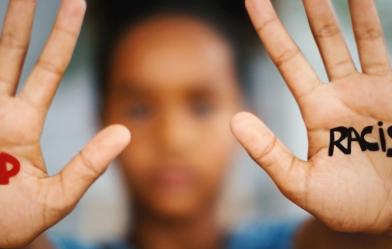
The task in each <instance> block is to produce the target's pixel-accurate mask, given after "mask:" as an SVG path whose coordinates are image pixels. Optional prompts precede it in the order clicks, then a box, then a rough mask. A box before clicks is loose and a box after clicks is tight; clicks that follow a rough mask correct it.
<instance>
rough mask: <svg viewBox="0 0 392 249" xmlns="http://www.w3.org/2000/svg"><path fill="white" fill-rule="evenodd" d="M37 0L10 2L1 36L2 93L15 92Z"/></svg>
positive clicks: (0, 73) (0, 91)
mask: <svg viewBox="0 0 392 249" xmlns="http://www.w3.org/2000/svg"><path fill="white" fill-rule="evenodd" d="M35 6H36V1H35V0H12V1H10V2H9V5H8V11H7V15H6V17H5V20H4V28H3V31H2V34H1V37H0V94H6V95H13V94H15V91H16V88H17V84H18V81H19V77H20V75H21V73H22V69H23V64H24V60H25V57H26V52H27V49H28V46H29V41H30V36H31V29H32V24H33V19H34V12H35Z"/></svg>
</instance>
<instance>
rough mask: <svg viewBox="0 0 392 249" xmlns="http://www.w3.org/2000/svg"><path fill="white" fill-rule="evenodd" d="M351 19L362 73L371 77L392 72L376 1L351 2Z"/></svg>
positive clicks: (356, 0)
mask: <svg viewBox="0 0 392 249" xmlns="http://www.w3.org/2000/svg"><path fill="white" fill-rule="evenodd" d="M349 4H350V11H351V19H352V23H353V28H354V34H355V38H356V41H357V47H358V51H359V58H360V61H361V66H362V71H363V72H364V73H366V74H370V75H386V74H389V73H390V72H391V65H390V60H389V56H388V49H387V46H386V42H385V38H384V33H383V30H382V25H381V21H380V18H379V17H378V14H377V9H376V4H375V1H374V0H360V1H359V0H350V1H349Z"/></svg>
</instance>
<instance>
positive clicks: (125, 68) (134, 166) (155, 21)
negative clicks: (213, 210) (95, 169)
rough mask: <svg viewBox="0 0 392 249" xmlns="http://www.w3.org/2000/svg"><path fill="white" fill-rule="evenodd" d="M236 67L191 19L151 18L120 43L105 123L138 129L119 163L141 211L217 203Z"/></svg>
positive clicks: (227, 154)
mask: <svg viewBox="0 0 392 249" xmlns="http://www.w3.org/2000/svg"><path fill="white" fill-rule="evenodd" d="M232 62H233V61H232V55H231V51H230V49H229V48H228V46H227V45H226V43H225V41H224V40H223V39H222V38H220V36H219V35H217V34H216V33H215V32H214V31H213V30H211V29H210V28H209V27H208V26H207V25H205V24H203V23H201V22H199V21H197V20H192V19H189V18H185V17H168V16H166V17H163V16H162V17H155V18H151V19H149V20H148V21H145V22H143V23H141V24H139V25H138V26H137V27H133V28H132V29H130V30H129V31H128V32H127V33H126V34H124V35H123V37H122V39H121V40H120V41H119V43H118V44H117V48H116V49H115V52H114V56H113V59H112V61H111V68H110V73H109V82H108V84H109V87H108V88H109V91H108V93H107V98H106V103H105V105H106V106H105V110H104V120H105V123H106V124H110V123H121V124H124V125H126V126H127V127H128V128H129V129H130V130H131V132H132V143H131V145H130V146H129V147H128V148H127V149H126V150H125V152H124V153H123V154H122V155H121V156H120V158H119V160H120V163H121V167H122V170H123V172H124V175H125V177H126V180H127V184H128V186H129V189H130V191H131V193H132V197H133V200H134V201H135V202H136V205H137V206H138V207H141V208H143V209H145V210H149V211H150V212H153V213H154V214H156V215H160V216H164V217H173V218H174V217H187V216H192V215H195V214H196V213H197V212H200V211H202V210H204V209H205V208H206V207H208V206H211V205H213V204H214V202H215V200H216V197H217V195H218V193H219V189H220V186H221V183H222V180H223V178H224V177H223V176H224V173H225V170H226V167H227V166H228V165H229V164H230V160H231V157H232V154H233V152H234V151H233V149H234V139H233V137H232V135H231V133H230V130H229V121H230V119H231V117H232V116H233V114H234V113H235V112H236V111H238V109H239V90H238V84H237V82H236V80H237V79H236V75H235V72H234V67H233V63H232Z"/></svg>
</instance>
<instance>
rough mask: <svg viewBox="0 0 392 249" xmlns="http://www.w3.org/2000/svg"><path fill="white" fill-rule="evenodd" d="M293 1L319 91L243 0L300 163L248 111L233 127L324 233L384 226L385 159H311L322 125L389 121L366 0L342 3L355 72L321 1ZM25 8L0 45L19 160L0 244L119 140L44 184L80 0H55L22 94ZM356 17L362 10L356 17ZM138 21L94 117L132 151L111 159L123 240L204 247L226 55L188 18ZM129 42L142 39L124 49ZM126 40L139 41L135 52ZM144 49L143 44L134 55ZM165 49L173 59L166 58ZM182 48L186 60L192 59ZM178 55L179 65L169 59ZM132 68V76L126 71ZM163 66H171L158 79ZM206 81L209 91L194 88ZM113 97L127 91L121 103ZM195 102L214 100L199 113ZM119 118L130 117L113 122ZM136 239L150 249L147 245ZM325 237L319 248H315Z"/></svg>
mask: <svg viewBox="0 0 392 249" xmlns="http://www.w3.org/2000/svg"><path fill="white" fill-rule="evenodd" d="M304 2H305V7H306V10H307V13H308V16H309V20H310V22H311V25H312V29H313V31H314V33H315V37H316V38H317V42H318V45H319V47H320V51H321V54H322V56H323V59H324V62H325V64H326V68H327V71H328V75H329V76H330V79H331V83H332V84H323V85H321V84H320V81H319V80H318V78H317V76H316V75H315V74H314V72H313V71H312V70H311V68H310V66H309V65H308V64H307V63H306V61H305V60H304V57H303V56H302V55H301V54H300V53H299V51H298V50H297V49H296V46H295V44H293V42H292V41H291V40H290V38H289V36H288V34H287V33H286V32H285V30H284V29H283V26H282V25H281V23H280V22H279V20H278V19H277V17H276V14H275V12H274V11H273V8H272V5H271V4H270V2H269V0H248V1H246V3H247V7H248V10H249V13H250V15H251V17H252V20H253V22H254V24H255V26H256V27H257V30H258V32H259V34H260V37H261V39H262V40H263V41H264V43H265V45H266V48H267V50H268V51H269V53H270V55H271V57H272V58H273V61H274V62H275V63H276V64H277V66H278V67H279V69H280V71H281V72H282V75H283V76H284V77H285V79H286V81H287V83H288V85H289V87H290V89H291V90H292V91H293V94H294V96H295V97H296V99H297V101H298V103H299V104H300V107H301V110H302V114H303V117H304V120H305V124H306V126H307V128H308V130H309V145H310V148H309V161H308V162H303V161H300V160H299V159H297V158H295V157H294V156H293V155H292V154H291V153H290V152H289V151H288V150H287V149H286V148H285V147H284V146H283V145H282V144H281V143H280V142H279V141H278V140H277V139H275V137H274V135H273V134H272V133H271V132H270V131H269V130H268V129H267V128H266V127H265V125H264V124H263V123H261V122H260V121H259V120H257V119H256V118H255V117H254V116H252V115H249V114H240V115H238V116H236V118H235V119H234V120H233V122H232V125H233V126H232V128H233V131H234V133H235V135H236V136H237V137H238V139H239V140H240V142H241V143H242V144H243V145H244V146H245V147H246V148H247V149H248V151H249V153H250V154H251V155H252V156H253V157H254V158H255V159H256V160H257V162H258V163H259V164H260V165H261V166H262V167H263V168H264V169H266V171H267V172H268V173H269V174H270V175H271V177H272V178H273V179H274V181H275V182H276V183H277V185H278V186H279V188H280V189H281V190H282V192H283V193H284V194H285V195H286V196H287V197H288V198H290V199H291V200H292V201H294V202H295V203H297V204H298V205H299V206H302V207H303V208H305V209H306V210H307V211H309V212H311V213H312V214H314V215H315V216H316V217H318V218H319V219H320V220H321V221H323V222H324V223H325V224H327V225H328V226H329V227H330V228H333V229H335V230H337V231H349V232H388V231H390V230H391V225H390V224H391V220H392V218H391V217H392V211H391V205H390V204H391V202H392V201H391V198H390V193H391V192H392V191H391V188H392V187H391V186H392V183H391V180H390V179H391V178H390V177H388V176H391V172H392V171H391V168H390V167H389V166H390V165H389V164H390V161H389V160H387V159H386V157H385V154H384V153H373V154H369V153H362V152H359V150H358V148H354V154H353V155H352V156H350V157H349V156H347V157H346V156H345V157H343V156H342V155H337V156H335V157H333V158H329V157H326V156H325V147H326V144H327V142H328V139H327V135H326V132H325V131H326V130H328V129H329V128H331V126H332V125H333V126H335V125H352V126H354V127H356V128H363V126H364V125H369V123H370V124H372V123H374V122H377V121H380V120H383V121H384V124H385V125H389V124H390V123H391V120H392V118H391V116H390V115H391V113H392V106H391V102H390V96H391V95H392V92H391V89H392V87H391V78H392V77H391V75H392V73H391V67H390V63H389V58H388V56H387V55H388V53H387V49H386V47H385V44H384V40H383V36H382V31H381V25H380V22H379V19H378V16H377V13H376V9H375V5H374V1H373V0H361V1H359V0H351V1H350V7H351V11H352V17H353V24H354V29H355V34H356V38H357V43H358V48H359V53H360V58H361V65H362V71H363V72H361V73H359V72H358V71H356V70H355V67H354V65H353V64H352V61H351V58H350V56H349V53H348V51H347V49H346V46H345V45H344V42H343V40H342V37H341V35H340V33H339V32H337V31H338V29H337V26H336V23H335V20H334V19H333V15H332V11H331V8H330V5H329V4H328V1H324V0H305V1H304ZM34 6H35V5H34V1H32V0H24V1H11V5H10V8H9V11H8V15H7V18H6V22H5V27H4V33H3V34H2V36H1V38H2V39H1V40H0V79H1V82H0V83H1V84H0V103H1V104H0V151H5V152H7V153H10V154H12V155H13V156H15V157H17V159H18V160H19V161H20V162H21V166H22V169H21V173H20V174H19V175H18V176H16V177H15V178H13V179H12V181H11V184H9V185H6V186H2V187H1V189H0V197H1V198H0V213H1V214H5V215H2V219H1V220H0V227H1V229H0V231H1V234H0V235H1V236H0V247H1V248H12V247H18V246H23V245H26V244H27V243H29V242H30V241H31V240H32V239H34V238H36V237H37V236H38V235H39V234H40V233H42V232H43V231H44V230H45V229H48V228H49V227H51V226H53V225H54V224H56V223H57V222H58V221H59V220H61V218H63V217H64V216H65V215H67V214H68V213H69V212H70V211H71V210H72V208H73V207H74V206H75V205H76V203H77V201H78V200H79V198H80V197H81V196H82V194H83V193H84V192H85V191H86V189H87V188H88V187H89V186H90V185H91V184H92V182H93V181H94V180H95V179H96V178H97V177H98V176H99V175H100V174H101V173H102V172H103V171H104V170H105V168H106V165H107V164H108V162H109V161H110V160H111V159H112V158H113V157H115V156H116V155H117V154H118V153H119V152H120V151H121V150H122V149H123V148H124V147H125V146H126V145H127V144H128V142H129V139H130V137H129V132H128V131H127V130H126V129H125V128H124V127H122V126H113V127H111V128H109V129H107V130H105V131H103V132H102V133H100V135H98V137H96V138H95V139H93V140H92V142H90V143H89V144H88V145H87V147H86V148H85V149H83V150H82V152H81V153H79V154H78V155H77V156H76V157H75V158H74V159H73V160H72V161H71V162H70V163H69V164H68V165H67V166H66V167H65V168H64V170H62V171H61V173H60V174H59V175H56V176H54V177H49V176H47V174H46V165H45V164H44V160H43V156H42V153H41V150H40V146H39V137H40V134H41V131H42V127H43V123H44V119H45V116H46V112H47V110H48V108H49V105H50V102H51V100H52V98H53V96H54V92H55V90H56V88H57V86H58V83H59V82H60V78H61V76H62V74H63V72H64V70H65V68H66V66H67V64H68V62H69V60H70V58H71V55H72V51H73V48H74V45H75V43H76V38H77V34H78V32H79V30H80V27H81V23H82V20H83V16H84V10H85V4H84V2H83V1H81V0H63V2H62V6H61V8H60V12H59V16H58V19H57V22H56V25H55V29H54V32H53V34H52V36H51V37H50V39H49V42H48V45H47V46H46V47H45V49H44V52H43V54H42V56H41V58H40V60H39V63H38V64H37V67H36V68H35V70H34V71H33V72H32V74H31V76H30V77H29V78H28V80H27V82H26V86H25V88H24V89H23V90H22V91H21V93H20V94H18V95H15V89H16V86H17V82H18V79H19V76H20V72H21V66H22V65H23V61H24V55H25V53H26V49H27V44H28V42H29V34H30V31H31V25H32V19H33V13H34ZM320 10H322V11H321V13H317V11H320ZM365 12H366V13H367V15H363V13H365ZM147 24H148V23H147ZM147 24H145V25H146V29H148V28H149V29H150V31H153V32H150V33H148V32H145V31H144V29H143V30H141V29H139V30H137V29H136V30H134V31H133V32H130V33H129V34H128V36H127V37H126V38H124V40H123V43H121V44H120V46H119V47H118V50H119V51H124V53H121V52H117V54H116V56H115V58H114V61H113V65H114V66H113V71H112V76H111V81H113V82H111V83H112V84H113V86H112V87H113V88H112V90H111V91H110V95H109V96H108V102H107V106H106V109H107V110H106V112H105V117H104V119H105V121H106V123H113V122H115V121H119V122H122V123H124V124H126V125H127V126H129V127H130V128H133V129H134V130H135V139H136V142H135V143H136V144H137V145H138V146H137V147H136V146H132V148H133V149H132V150H131V151H130V150H129V149H127V150H126V151H125V152H124V153H123V154H122V155H121V157H120V161H121V162H122V164H123V171H124V173H125V174H124V175H125V176H126V177H127V179H128V183H129V185H130V188H131V189H132V190H133V192H134V197H135V201H136V203H137V205H136V214H137V217H138V220H137V221H136V229H137V230H138V232H137V233H136V239H135V241H136V243H137V245H139V247H140V248H186V247H188V248H193V247H194V248H206V246H205V245H208V246H207V247H208V248H220V247H221V242H222V237H221V234H222V232H221V230H220V229H219V227H218V226H217V225H216V222H215V220H214V208H213V206H214V203H215V201H216V200H217V198H216V197H217V195H218V193H219V187H220V183H221V181H222V179H223V176H224V172H225V168H226V167H227V165H228V162H229V161H230V156H231V154H232V141H231V138H229V137H230V136H229V135H228V134H229V133H228V131H227V129H226V128H224V127H227V126H226V125H225V122H227V120H228V118H229V116H231V115H232V113H234V112H235V111H237V108H238V107H239V104H238V103H239V101H238V99H239V97H238V95H239V94H238V90H237V89H236V84H235V79H236V77H235V76H233V74H234V70H233V67H232V65H231V66H230V64H231V63H229V62H230V61H231V59H230V56H228V55H229V54H230V53H229V52H227V51H228V50H227V47H226V46H224V44H225V43H224V42H223V43H222V41H221V39H219V37H217V36H214V35H212V32H207V30H208V29H206V28H203V27H204V25H200V24H198V23H197V22H192V21H189V22H185V20H184V22H174V21H173V20H171V21H170V22H169V21H166V22H162V23H161V24H159V25H158V24H156V25H158V26H155V27H154V25H153V24H154V23H153V22H152V23H149V24H150V25H151V26H149V25H147ZM169 24H170V25H173V27H175V28H173V29H171V31H170V32H169V31H167V30H165V29H161V27H163V26H162V25H168V26H170V25H169ZM174 24H176V25H174ZM184 24H187V25H189V26H186V25H185V26H182V25H184ZM190 27H192V32H190V31H189V30H190V29H188V28H190ZM187 30H188V32H186V31H187ZM16 31H17V32H16ZM137 31H139V32H137ZM158 32H159V33H161V32H162V34H166V35H168V34H169V33H170V37H178V40H175V42H174V40H170V39H168V38H169V37H166V38H167V39H162V37H164V36H163V35H162V36H155V38H156V39H155V41H154V39H152V38H150V39H148V37H150V36H152V37H153V36H154V35H156V34H157V33H158ZM171 32H172V33H171ZM177 32H178V34H180V33H181V32H184V33H183V34H184V36H182V37H180V36H175V34H177ZM194 32H195V34H197V33H200V37H198V36H197V37H195V36H193V34H194ZM201 34H203V35H201ZM213 37H215V39H213ZM142 38H144V39H145V40H144V39H142ZM190 38H193V39H190ZM207 38H209V39H207ZM139 39H140V40H143V41H144V42H140V41H139V42H137V41H138V40H139ZM195 39H196V40H197V39H200V40H197V41H199V42H197V43H196V44H203V45H204V46H201V45H200V47H198V46H190V44H193V42H194V41H195ZM147 41H149V42H147ZM169 41H171V42H172V43H169V44H171V45H170V46H168V47H171V48H172V49H171V50H160V51H159V53H158V52H157V53H150V51H151V49H152V48H155V46H157V47H159V46H160V45H161V43H162V44H166V43H167V42H169ZM181 41H182V42H181ZM184 41H188V42H189V43H187V42H184ZM218 41H220V42H218ZM132 42H134V44H133V46H130V44H132ZM154 42H155V43H154ZM152 44H155V46H152ZM185 44H186V45H185ZM212 44H215V45H214V46H213V45H212ZM219 44H220V46H218V45H219ZM136 45H140V50H139V49H136V48H137V47H138V46H136ZM149 45H150V46H149ZM207 45H208V46H207ZM128 46H129V47H128ZM144 47H146V48H148V47H149V48H150V49H145V50H144V53H136V52H137V51H139V52H140V51H143V50H142V48H144ZM225 47H226V49H223V48H225ZM131 48H132V49H131ZM161 48H162V47H161ZM202 48H204V49H207V50H208V48H210V49H211V48H214V49H213V51H215V52H216V53H218V54H219V55H216V56H215V57H214V58H211V57H209V56H211V53H206V52H205V50H204V49H202ZM128 49H129V51H131V52H135V54H134V55H135V57H137V58H138V60H133V59H132V58H127V57H129V54H128V53H126V52H129V51H128ZM162 49H163V48H162ZM177 49H178V50H179V51H181V53H176V51H177ZM194 50H197V51H198V52H197V53H192V52H191V51H194ZM219 51H220V52H221V53H219ZM223 51H226V53H224V52H223ZM168 52H170V53H168ZM174 55H177V56H178V58H174V57H172V56H174ZM185 55H186V56H185ZM196 55H197V56H196ZM225 55H226V56H225ZM183 56H184V57H185V58H186V59H181V58H184V57H183ZM199 56H200V58H199ZM154 57H156V58H154ZM145 58H148V60H146V59H145ZM158 58H170V60H162V61H161V60H160V59H158ZM215 60H217V61H215ZM146 61H148V63H146ZM163 61H164V62H165V63H163ZM120 62H121V63H120ZM130 62H132V63H130ZM118 63H120V64H118ZM123 63H124V65H126V66H122V64H123ZM127 63H129V64H127ZM150 63H151V64H150ZM121 67H122V68H121ZM132 67H134V68H138V70H137V71H136V70H134V71H133V72H132V70H131V68H132ZM171 67H172V68H175V69H176V70H172V71H170V68H171ZM120 69H122V71H121V70H120ZM147 69H150V70H147ZM152 69H154V70H152ZM162 69H163V70H162ZM128 70H129V71H128ZM154 72H155V73H154ZM119 76H122V78H120V77H119ZM131 76H132V77H131ZM136 76H137V77H136ZM142 76H143V77H142ZM189 76H192V77H189ZM196 76H197V77H196ZM207 76H208V77H207ZM230 79H231V80H230ZM208 80H210V82H211V84H206V83H205V82H206V81H208ZM220 80H222V81H220ZM195 82H197V83H195ZM201 82H204V84H203V83H201ZM130 86H132V88H135V87H136V89H137V90H138V91H133V89H132V93H135V92H136V93H137V96H134V94H133V97H132V98H131V96H132V95H129V94H127V92H128V89H129V87H130ZM200 86H203V88H202V89H203V91H200ZM211 87H214V88H213V89H211ZM115 88H117V90H115ZM145 88H146V89H145ZM195 88H197V89H198V90H195ZM169 89H170V91H169ZM181 89H182V90H181ZM206 89H208V91H205V90H206ZM214 89H215V90H214ZM154 90H159V91H154ZM118 91H120V92H121V93H122V94H124V93H125V95H127V97H124V96H122V97H121V94H119V93H118ZM211 91H212V92H213V93H215V95H213V96H214V97H211V100H209V98H207V97H206V96H210V94H211ZM116 92H117V93H116ZM147 92H148V93H147ZM200 92H202V94H201V93H200ZM206 92H209V94H207V93H206ZM196 93H197V94H196ZM217 93H219V94H217ZM230 93H231V94H230ZM115 94H117V96H118V98H116V99H114V98H113V96H114V95H115ZM237 94H238V95H237ZM200 96H201V97H200ZM129 99H132V101H133V102H132V103H130V102H129ZM205 99H208V100H209V101H211V102H209V101H206V100H205ZM136 100H137V101H136ZM191 100H192V101H191ZM212 100H213V101H212ZM218 100H219V101H218ZM127 101H128V102H127ZM139 101H140V102H139ZM145 102H148V104H145ZM206 102H207V103H214V104H211V106H213V107H214V108H212V110H213V111H212V112H207V114H208V115H205V114H206V112H205V110H206V109H207V110H210V109H209V108H205V104H204V103H206ZM140 103H143V104H142V105H141V104H140ZM200 103H203V104H200ZM199 104H200V106H201V107H200V106H199ZM135 106H136V107H137V108H135ZM140 106H143V108H140ZM144 106H148V108H147V109H145V107H144ZM208 106H209V105H208ZM380 106H381V107H382V108H380ZM120 107H122V108H120ZM150 107H151V109H150ZM146 110H148V111H147V112H146ZM150 110H151V112H150ZM124 111H125V112H126V113H128V114H129V113H131V115H130V116H128V115H124V113H123V112H124ZM116 112H117V114H115V113H116ZM146 113H147V114H148V115H145V114H146ZM201 114H202V115H201ZM20 117H23V122H21V119H20ZM125 117H127V118H125ZM130 117H132V118H130ZM331 122H332V123H331ZM141 123H143V125H142V124H141ZM179 124H180V125H179ZM184 127H185V128H184ZM139 130H140V133H139ZM195 134H196V135H195ZM206 134H208V135H206ZM139 146H140V148H138V147H139ZM137 148H138V149H137ZM206 148H208V149H206ZM133 150H135V151H133ZM212 152H214V153H212ZM130 155H134V156H133V157H130ZM199 157H200V158H199ZM211 166H215V167H211ZM139 167H140V168H139ZM134 174H136V175H134ZM358 189H361V190H362V191H356V190H358ZM353 190H354V191H353ZM161 196H163V197H165V198H162V197H161ZM168 200H170V201H168ZM180 200H181V201H180ZM172 203H174V204H175V205H174V204H172ZM174 221H175V222H174ZM312 235H314V236H312ZM353 238H355V239H353ZM154 239H155V240H154ZM42 240H45V239H44V238H42ZM42 240H41V238H40V240H38V241H37V243H38V244H37V246H38V247H40V246H43V245H42V244H39V243H41V242H42ZM149 241H156V242H157V243H154V245H150V244H149V243H150V242H149ZM189 241H192V244H191V245H189V244H190V243H189ZM296 242H297V243H298V248H307V247H308V248H350V247H351V248H366V247H367V248H390V247H391V246H389V244H390V240H389V239H387V238H386V237H373V236H370V235H363V234H356V235H355V234H350V235H347V234H339V233H336V232H332V231H331V230H330V229H327V228H326V227H325V226H324V225H320V223H318V222H316V221H309V223H307V224H305V225H304V226H303V227H302V229H301V230H300V232H299V233H298V234H297V239H296ZM324 242H325V243H324ZM326 243H328V244H329V246H328V247H325V246H324V245H325V244H326ZM323 246H324V247H323Z"/></svg>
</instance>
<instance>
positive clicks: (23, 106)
mask: <svg viewBox="0 0 392 249" xmlns="http://www.w3.org/2000/svg"><path fill="white" fill-rule="evenodd" d="M35 4H36V3H35V1H34V0H24V1H10V3H9V8H8V13H7V17H6V19H5V24H4V29H3V33H2V35H1V41H0V179H1V181H0V214H1V219H0V247H1V248H13V247H18V246H23V245H25V244H27V243H29V242H30V241H31V240H32V239H34V238H35V237H36V236H37V235H39V234H40V233H41V232H43V231H44V230H46V229H47V228H49V227H50V226H52V225H54V224H55V223H57V222H58V221H59V220H60V219H62V218H63V217H64V216H65V215H67V214H68V213H69V212H70V211H71V210H72V208H73V207H74V206H75V205H76V203H77V202H78V200H79V199H80V198H81V196H82V195H83V193H84V192H85V191H86V190H87V188H88V187H89V186H90V185H91V184H92V183H93V181H94V180H95V179H96V178H97V177H98V176H99V175H100V174H102V172H103V171H104V170H105V169H106V167H107V165H108V163H109V162H110V161H111V160H112V159H113V158H114V157H115V156H116V155H117V154H118V153H120V152H121V151H122V149H123V148H124V147H125V146H126V145H127V144H128V142H129V139H130V135H129V132H128V131H127V130H126V128H123V127H121V126H118V125H115V126H111V127H109V128H106V129H105V130H104V131H102V132H101V133H100V134H98V135H97V137H95V138H94V139H93V140H92V141H91V142H90V143H89V144H88V145H87V146H86V147H85V148H84V149H83V150H81V152H80V153H78V155H77V156H75V157H74V159H72V160H71V161H70V163H69V164H68V165H67V166H66V167H65V168H64V169H63V170H62V171H61V172H60V173H59V174H58V175H56V176H52V177H50V176H48V174H47V171H46V166H45V163H44V158H43V155H42V152H41V148H40V136H41V132H42V129H43V125H44V121H45V116H46V114H47V111H48V109H49V106H50V103H51V101H52V98H53V96H54V94H55V91H56V89H57V86H58V84H59V82H60V81H61V77H62V75H63V73H64V71H65V69H66V67H67V65H68V63H69V61H70V59H71V56H72V52H73V49H74V47H75V44H76V40H77V37H78V34H79V31H80V27H81V24H82V21H83V17H84V13H85V7H86V6H85V2H84V1H83V0H63V1H62V3H61V7H60V10H59V14H58V17H57V20H56V23H55V26H54V28H53V32H52V34H51V36H50V38H49V40H48V43H47V45H46V46H45V49H44V51H43V53H42V55H41V56H40V59H39V60H38V63H37V65H36V67H35V69H34V70H33V72H32V73H31V75H30V77H29V78H28V80H27V82H26V83H25V86H24V88H23V89H22V91H21V92H20V94H18V95H15V91H16V87H17V82H18V81H19V76H20V73H21V70H22V65H23V62H24V57H25V54H26V50H27V47H28V43H29V38H30V32H31V26H32V21H33V18H34V9H35ZM70 118H77V117H70ZM59 132H61V131H59ZM59 142H60V141H59ZM59 153H61V152H59ZM10 158H11V159H10ZM15 169H17V170H16V171H14V170H15ZM11 172H12V174H11Z"/></svg>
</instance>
